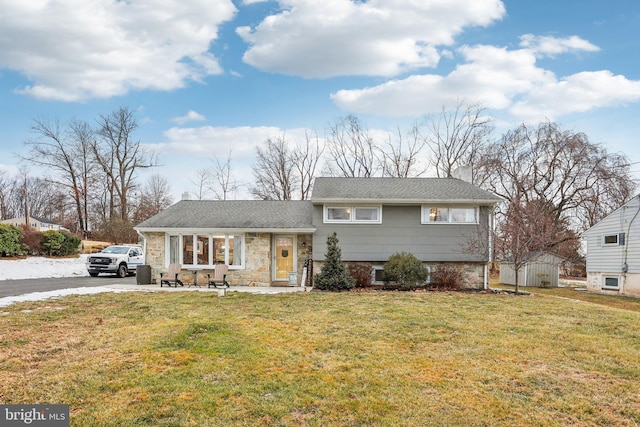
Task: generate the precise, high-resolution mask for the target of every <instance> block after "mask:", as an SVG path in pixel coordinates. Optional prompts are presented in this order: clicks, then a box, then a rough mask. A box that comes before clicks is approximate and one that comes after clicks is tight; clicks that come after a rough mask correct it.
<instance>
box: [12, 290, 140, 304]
mask: <svg viewBox="0 0 640 427" xmlns="http://www.w3.org/2000/svg"><path fill="white" fill-rule="evenodd" d="M102 292H128V290H127V289H116V288H109V287H106V286H100V287H96V288H88V287H83V288H73V289H58V290H55V291H47V292H32V293H30V294H24V295H18V296H14V297H4V298H0V307H6V306H8V305H11V304H13V303H16V302H24V301H42V300H45V299H49V298H60V297H64V296H66V295H90V294H98V293H102Z"/></svg>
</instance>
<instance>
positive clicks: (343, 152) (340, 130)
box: [325, 115, 381, 177]
mask: <svg viewBox="0 0 640 427" xmlns="http://www.w3.org/2000/svg"><path fill="white" fill-rule="evenodd" d="M327 149H328V154H329V159H328V163H327V164H326V166H325V169H326V173H328V174H329V175H332V176H344V177H371V176H376V174H377V173H378V172H379V170H380V169H381V160H380V158H379V149H378V148H377V147H376V144H375V142H374V140H373V138H372V137H371V136H370V135H369V131H368V130H367V129H366V127H365V126H364V125H363V124H362V123H361V122H360V120H359V119H358V118H357V117H355V116H351V115H349V116H347V117H344V118H341V119H339V120H338V121H337V122H336V123H334V124H332V125H331V126H330V129H329V136H328V137H327Z"/></svg>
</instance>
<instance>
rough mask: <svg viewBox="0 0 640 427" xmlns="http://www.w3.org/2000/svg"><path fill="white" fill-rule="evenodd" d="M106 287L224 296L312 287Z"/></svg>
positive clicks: (296, 290)
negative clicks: (213, 293)
mask: <svg viewBox="0 0 640 427" xmlns="http://www.w3.org/2000/svg"><path fill="white" fill-rule="evenodd" d="M105 287H107V288H111V289H117V290H122V291H147V292H217V293H218V295H219V296H224V295H226V294H227V293H230V292H246V293H251V294H284V293H291V292H309V291H310V290H311V288H310V287H302V286H231V287H229V288H208V287H207V285H202V286H200V287H198V286H188V285H185V286H178V287H173V286H162V287H160V285H159V284H152V285H135V284H126V285H106V286H105Z"/></svg>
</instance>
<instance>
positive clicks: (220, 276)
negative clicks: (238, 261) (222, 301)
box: [207, 264, 229, 288]
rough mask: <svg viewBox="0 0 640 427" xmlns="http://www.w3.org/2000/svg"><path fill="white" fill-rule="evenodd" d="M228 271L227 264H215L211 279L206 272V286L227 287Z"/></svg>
mask: <svg viewBox="0 0 640 427" xmlns="http://www.w3.org/2000/svg"><path fill="white" fill-rule="evenodd" d="M228 271H229V266H228V265H227V264H218V265H216V269H215V270H214V274H213V279H212V278H211V274H207V276H208V277H209V285H207V287H208V288H210V287H212V286H213V287H214V288H217V287H221V288H224V287H225V286H226V287H227V288H228V287H229V282H227V272H228Z"/></svg>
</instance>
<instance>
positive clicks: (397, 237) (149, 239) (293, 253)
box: [135, 178, 501, 288]
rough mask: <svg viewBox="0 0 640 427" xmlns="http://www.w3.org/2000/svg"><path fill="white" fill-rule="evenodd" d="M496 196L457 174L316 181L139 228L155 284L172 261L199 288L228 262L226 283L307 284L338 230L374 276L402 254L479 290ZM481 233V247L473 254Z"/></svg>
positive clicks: (167, 216) (205, 203) (171, 211)
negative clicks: (284, 196) (309, 188)
mask: <svg viewBox="0 0 640 427" xmlns="http://www.w3.org/2000/svg"><path fill="white" fill-rule="evenodd" d="M500 200H501V199H500V198H499V197H497V196H495V195H493V194H491V193H489V192H487V191H484V190H482V189H480V188H478V187H476V186H474V185H472V184H470V183H468V182H465V181H462V180H459V179H455V178H316V180H315V182H314V188H313V192H312V197H311V200H304V201H274V200H224V201H223V200H215V201H213V200H181V201H179V202H178V203H176V204H174V205H172V206H170V207H168V208H167V209H165V210H164V211H162V212H160V213H159V214H157V215H155V216H153V217H151V218H149V219H148V220H146V221H144V222H142V223H141V224H139V225H138V226H136V227H135V229H136V231H137V232H138V233H139V234H140V235H141V236H142V237H143V238H144V246H145V253H146V262H147V264H149V265H150V266H151V271H152V277H153V278H154V279H155V280H156V281H157V280H159V277H160V273H161V272H164V271H167V268H168V266H169V264H172V263H179V264H181V265H182V269H183V272H184V274H185V275H189V274H191V275H193V274H195V275H197V280H198V281H199V282H200V281H203V280H206V275H207V274H211V275H212V276H213V274H212V273H213V270H214V269H215V266H216V265H218V264H226V265H228V267H229V273H228V276H227V279H228V281H229V282H230V283H231V284H232V285H237V286H252V285H256V286H278V285H291V284H294V283H295V284H298V285H300V284H301V281H302V280H305V278H306V281H305V284H306V285H310V284H311V283H310V282H309V279H310V278H311V272H315V273H317V272H319V271H320V270H321V268H322V265H323V262H324V256H325V253H326V250H327V237H328V236H329V235H330V234H332V233H334V232H335V233H336V234H337V236H338V239H339V245H340V248H341V252H342V260H343V261H344V262H346V263H354V262H359V263H369V264H370V265H372V266H373V268H374V272H376V273H379V272H381V271H382V268H383V265H384V263H385V262H386V261H387V260H388V259H389V257H390V256H391V255H393V254H395V253H398V252H408V253H412V254H413V255H415V256H416V257H417V258H418V259H420V260H421V261H423V263H424V264H425V265H426V266H427V268H428V269H433V268H435V267H436V266H438V265H442V264H455V265H457V266H459V267H460V268H463V269H464V270H465V271H466V272H467V277H468V278H469V280H468V283H467V286H469V287H474V288H482V287H486V286H487V263H488V262H489V261H491V260H490V258H489V256H490V255H489V254H490V253H491V250H489V247H490V246H491V244H492V242H491V241H490V237H489V234H488V233H487V232H486V231H487V230H489V229H490V228H491V227H492V221H493V211H494V207H495V205H496V203H498V202H499V201H500ZM479 236H482V238H483V239H485V242H484V244H483V245H480V246H482V247H484V248H485V250H476V251H473V250H469V242H471V241H477V239H478V238H479ZM305 266H308V269H306V268H305ZM307 271H309V273H308V274H307ZM379 278H380V275H379V274H375V276H374V277H373V278H372V279H373V280H374V282H375V281H376V280H377V279H379Z"/></svg>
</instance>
